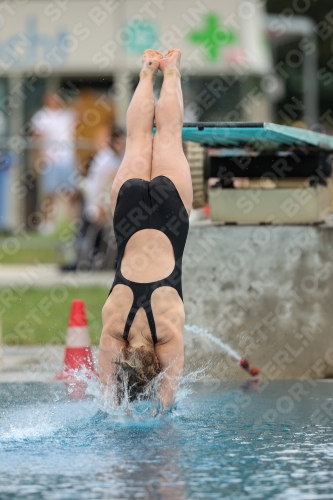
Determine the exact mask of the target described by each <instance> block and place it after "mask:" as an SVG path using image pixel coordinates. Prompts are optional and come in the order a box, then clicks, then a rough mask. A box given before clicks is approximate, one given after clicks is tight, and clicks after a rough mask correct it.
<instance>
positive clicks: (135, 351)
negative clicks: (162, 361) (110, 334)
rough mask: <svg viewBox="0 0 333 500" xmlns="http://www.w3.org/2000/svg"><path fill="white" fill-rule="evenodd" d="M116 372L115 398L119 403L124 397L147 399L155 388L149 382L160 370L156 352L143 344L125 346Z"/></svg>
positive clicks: (130, 399) (132, 399)
mask: <svg viewBox="0 0 333 500" xmlns="http://www.w3.org/2000/svg"><path fill="white" fill-rule="evenodd" d="M115 364H116V365H118V370H117V374H116V383H117V399H118V403H119V404H120V403H121V402H122V401H123V399H124V398H125V397H127V398H128V400H129V401H135V400H136V399H138V398H142V399H149V398H150V397H152V396H153V395H154V392H155V389H154V387H153V385H152V384H151V385H150V382H151V381H152V380H154V378H156V377H157V376H158V374H159V373H160V372H161V369H160V367H159V364H158V361H157V358H156V354H155V352H154V351H153V350H151V349H147V348H145V347H144V346H141V347H139V348H134V347H127V348H125V349H122V351H121V354H120V356H119V358H118V359H117V360H116V361H115Z"/></svg>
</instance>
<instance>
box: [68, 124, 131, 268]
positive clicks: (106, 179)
mask: <svg viewBox="0 0 333 500" xmlns="http://www.w3.org/2000/svg"><path fill="white" fill-rule="evenodd" d="M125 143H126V137H125V133H124V132H123V130H121V129H120V128H118V127H114V126H113V127H112V128H111V130H110V128H109V127H108V126H106V127H105V128H104V129H103V130H100V131H99V133H98V135H97V137H96V146H97V150H98V151H97V153H96V155H95V156H94V158H93V160H92V162H91V164H90V166H89V170H88V173H87V176H86V178H84V179H82V185H81V188H82V191H83V196H84V207H83V213H82V221H81V228H80V234H79V235H78V239H77V250H78V260H77V262H76V263H74V264H68V265H65V266H63V268H62V269H63V270H64V271H74V270H76V269H80V270H85V269H91V268H96V267H97V268H98V266H103V265H105V262H100V263H99V264H98V262H97V264H96V263H94V260H96V259H95V255H96V254H101V260H103V259H104V257H105V255H104V256H103V253H104V254H106V253H107V247H108V245H109V240H110V232H111V228H112V226H111V221H112V217H111V211H110V189H111V185H112V182H113V180H114V178H115V176H116V174H117V171H118V169H119V167H120V164H121V162H122V159H123V156H124V152H125ZM114 253H115V252H114ZM97 260H98V259H97ZM95 264H96V265H95Z"/></svg>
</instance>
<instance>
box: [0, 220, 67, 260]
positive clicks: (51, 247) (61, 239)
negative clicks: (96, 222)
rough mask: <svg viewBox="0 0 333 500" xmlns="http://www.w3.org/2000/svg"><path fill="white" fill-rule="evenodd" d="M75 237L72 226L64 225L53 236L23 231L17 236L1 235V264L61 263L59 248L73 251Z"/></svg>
mask: <svg viewBox="0 0 333 500" xmlns="http://www.w3.org/2000/svg"><path fill="white" fill-rule="evenodd" d="M74 240H75V236H74V233H73V228H71V226H70V224H68V223H62V224H61V225H60V226H59V228H58V230H57V232H56V233H55V234H52V235H48V236H45V235H41V234H39V233H37V232H33V231H30V232H27V231H22V232H20V233H19V234H17V235H14V234H11V235H4V234H0V264H33V263H35V262H36V261H38V262H40V263H42V264H49V263H53V262H59V261H60V260H61V256H60V254H59V248H60V247H62V248H65V249H67V251H68V249H71V248H73V242H74Z"/></svg>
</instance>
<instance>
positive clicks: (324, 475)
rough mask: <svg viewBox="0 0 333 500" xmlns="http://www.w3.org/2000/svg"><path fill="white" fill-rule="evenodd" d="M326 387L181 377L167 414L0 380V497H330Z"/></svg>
mask: <svg viewBox="0 0 333 500" xmlns="http://www.w3.org/2000/svg"><path fill="white" fill-rule="evenodd" d="M332 419H333V384H332V383H330V382H325V381H303V382H297V381H283V382H282V381H274V382H269V383H268V382H261V383H259V382H255V381H254V382H248V383H243V384H242V383H236V382H232V383H226V382H224V383H222V382H214V381H209V382H196V383H191V382H190V381H188V380H187V381H186V382H185V385H183V388H182V389H181V390H180V399H179V402H178V405H177V409H176V412H175V413H174V414H173V415H167V416H164V417H160V418H153V417H152V416H151V415H150V407H149V404H148V403H140V404H138V405H136V406H133V407H131V408H128V409H127V411H124V410H123V409H120V410H118V411H114V410H113V411H112V410H110V411H109V412H105V411H102V410H101V409H100V407H99V403H98V402H97V400H96V398H95V397H93V396H89V397H87V398H86V399H83V400H80V401H73V400H71V399H69V398H68V396H67V392H66V389H65V386H64V385H62V384H60V383H48V384H42V383H27V384H2V385H0V499H1V500H7V499H16V498H24V499H31V500H37V499H61V500H63V499H71V500H72V499H89V500H93V499H111V498H112V499H113V498H116V499H134V498H135V499H149V498H152V499H160V500H169V499H170V500H171V499H172V500H178V499H191V500H193V499H219V500H220V499H222V498H223V499H229V498H230V499H237V500H238V499H246V500H249V499H261V498H262V499H272V498H274V499H284V500H285V499H306V500H308V499H328V498H330V499H332V498H333V436H332Z"/></svg>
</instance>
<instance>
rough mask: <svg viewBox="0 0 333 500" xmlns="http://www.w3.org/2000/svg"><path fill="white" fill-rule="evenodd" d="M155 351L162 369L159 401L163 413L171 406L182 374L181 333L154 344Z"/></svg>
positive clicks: (182, 347) (182, 351)
mask: <svg viewBox="0 0 333 500" xmlns="http://www.w3.org/2000/svg"><path fill="white" fill-rule="evenodd" d="M155 352H156V355H157V358H158V362H159V364H160V367H161V370H162V379H161V384H160V390H159V402H160V405H161V410H162V412H163V413H165V412H167V411H169V410H170V408H172V407H173V404H174V401H175V397H176V390H177V388H178V385H179V382H180V379H181V377H182V374H183V367H184V346H183V338H182V335H181V333H180V334H176V335H174V336H173V337H172V339H171V340H170V341H169V342H166V343H164V344H156V346H155Z"/></svg>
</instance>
